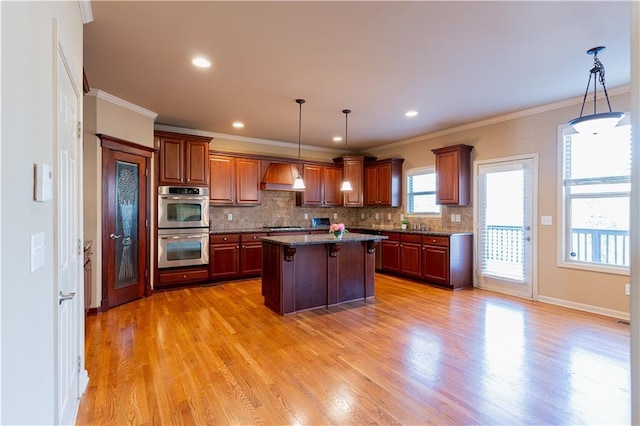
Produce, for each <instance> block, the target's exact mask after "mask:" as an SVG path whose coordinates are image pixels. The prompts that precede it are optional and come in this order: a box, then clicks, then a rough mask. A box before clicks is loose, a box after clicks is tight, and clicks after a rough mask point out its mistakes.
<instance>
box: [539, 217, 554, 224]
mask: <svg viewBox="0 0 640 426" xmlns="http://www.w3.org/2000/svg"><path fill="white" fill-rule="evenodd" d="M540 225H553V219H552V218H551V216H540Z"/></svg>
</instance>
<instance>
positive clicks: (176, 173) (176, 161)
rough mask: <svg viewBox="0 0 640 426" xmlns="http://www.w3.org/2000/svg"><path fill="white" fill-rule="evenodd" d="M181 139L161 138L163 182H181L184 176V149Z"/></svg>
mask: <svg viewBox="0 0 640 426" xmlns="http://www.w3.org/2000/svg"><path fill="white" fill-rule="evenodd" d="M182 142H183V141H182V140H181V139H173V138H160V170H159V180H160V183H161V184H168V185H171V184H181V183H183V181H182V180H183V177H184V171H183V167H184V158H183V156H184V150H183V148H182V146H183V145H182Z"/></svg>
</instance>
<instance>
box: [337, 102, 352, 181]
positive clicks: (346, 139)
mask: <svg viewBox="0 0 640 426" xmlns="http://www.w3.org/2000/svg"><path fill="white" fill-rule="evenodd" d="M342 113H343V114H344V145H345V148H344V156H345V160H346V157H347V156H348V155H349V136H348V130H349V114H351V110H350V109H343V110H342ZM352 190H353V188H352V187H351V182H349V180H348V179H347V176H345V177H344V180H343V181H342V186H341V187H340V191H352Z"/></svg>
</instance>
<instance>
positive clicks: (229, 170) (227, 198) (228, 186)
mask: <svg viewBox="0 0 640 426" xmlns="http://www.w3.org/2000/svg"><path fill="white" fill-rule="evenodd" d="M233 160H234V159H233V158H232V157H225V156H223V155H210V156H209V200H210V201H211V204H233V203H234V201H235V197H234V194H235V179H234V177H235V171H234V167H233V164H234V161H233Z"/></svg>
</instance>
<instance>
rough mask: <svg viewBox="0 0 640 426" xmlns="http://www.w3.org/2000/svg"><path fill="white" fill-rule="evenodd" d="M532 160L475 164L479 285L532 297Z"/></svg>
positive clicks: (488, 288) (477, 271)
mask: <svg viewBox="0 0 640 426" xmlns="http://www.w3.org/2000/svg"><path fill="white" fill-rule="evenodd" d="M532 176H533V159H526V158H525V159H518V160H509V161H496V162H490V163H482V164H478V165H477V166H476V177H477V183H478V188H477V200H476V206H477V207H476V225H477V234H476V235H477V238H476V241H477V250H476V273H477V284H478V287H480V288H484V289H487V290H495V291H500V292H503V293H509V294H513V295H517V296H522V297H527V298H532V297H533V285H532V253H533V250H532V238H533V235H534V232H533V229H532V228H533V178H532Z"/></svg>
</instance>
